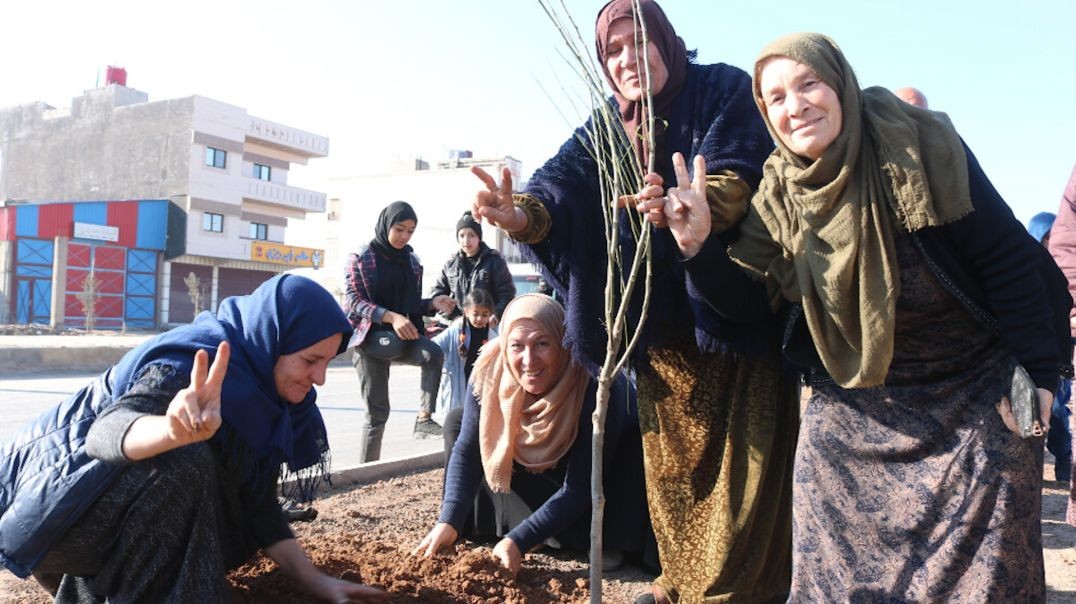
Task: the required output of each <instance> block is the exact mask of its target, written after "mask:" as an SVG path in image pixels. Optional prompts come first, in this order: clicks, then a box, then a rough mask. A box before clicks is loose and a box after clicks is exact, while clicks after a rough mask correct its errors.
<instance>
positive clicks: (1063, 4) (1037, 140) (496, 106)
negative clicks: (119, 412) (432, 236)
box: [0, 0, 1076, 221]
mask: <svg viewBox="0 0 1076 604" xmlns="http://www.w3.org/2000/svg"><path fill="white" fill-rule="evenodd" d="M567 4H568V5H569V9H570V10H571V11H572V14H573V16H575V17H576V19H577V20H578V22H579V24H580V26H581V28H582V30H583V33H584V35H585V36H587V38H588V40H589V38H590V37H591V36H592V35H593V33H592V29H593V21H594V17H595V15H596V13H597V11H598V9H599V8H600V7H601V5H602V4H603V2H602V1H601V0H567ZM752 5H753V6H754V7H755V8H753V9H748V8H747V7H748V6H752ZM662 6H663V7H664V8H665V10H666V12H667V13H668V15H669V18H670V19H671V21H672V22H673V24H674V26H675V27H676V28H677V31H678V33H679V34H680V35H681V37H683V39H684V40H685V42H686V43H687V45H688V47H689V48H697V49H698V50H699V61H700V62H703V63H708V62H717V61H721V62H725V63H731V64H733V65H736V66H739V67H741V68H744V69H748V70H749V69H750V67H751V64H752V62H753V59H754V57H755V54H756V53H757V52H758V50H759V49H760V48H762V46H764V45H765V44H766V43H767V42H769V41H770V40H772V39H773V38H775V37H777V36H779V35H782V34H785V33H788V32H792V31H805V30H812V31H821V32H823V33H826V34H828V35H830V36H831V37H833V38H834V39H835V40H836V41H837V42H838V43H839V44H840V45H841V46H842V48H843V49H844V51H845V53H846V54H847V56H848V58H849V61H850V62H851V64H852V66H853V67H854V68H855V69H856V71H857V73H858V76H859V79H860V83H861V84H862V85H864V86H870V85H882V86H887V87H890V88H896V87H900V86H906V85H914V86H917V87H919V88H920V89H922V90H923V91H924V92H925V93H926V94H927V96H928V98H929V99H930V103H931V107H932V108H934V109H937V110H941V111H945V112H947V113H948V114H949V115H950V117H951V118H952V119H953V122H954V123H955V124H956V126H957V129H958V130H959V131H960V133H961V134H962V135H963V136H964V138H965V140H966V141H967V142H968V144H969V145H970V146H971V148H972V149H973V150H974V151H975V153H976V155H977V156H978V157H979V159H980V161H981V162H982V164H983V166H984V168H985V169H986V171H987V174H988V176H990V178H991V179H992V180H993V182H994V184H995V185H996V186H997V187H998V189H999V190H1000V191H1001V193H1002V195H1003V196H1004V197H1005V198H1006V200H1007V201H1008V202H1009V204H1010V205H1011V206H1012V207H1013V209H1014V211H1015V212H1016V215H1017V217H1019V218H1020V219H1021V220H1022V221H1026V220H1027V218H1029V217H1030V216H1031V215H1032V214H1034V213H1035V212H1038V211H1040V210H1049V211H1056V209H1057V204H1058V201H1059V199H1060V195H1061V191H1062V189H1063V187H1064V184H1065V181H1066V179H1067V178H1068V175H1069V173H1070V171H1071V170H1072V167H1073V164H1074V163H1076V112H1074V110H1076V77H1074V75H1073V74H1074V73H1076V66H1074V65H1073V62H1074V59H1076V53H1074V52H1073V44H1074V42H1073V40H1074V32H1073V29H1074V28H1073V25H1074V24H1076V2H1073V1H1072V0H1042V1H1036V2H1028V3H1023V6H1017V5H1016V4H1014V3H1011V2H1000V1H994V0H987V1H965V0H958V1H945V0H932V1H929V2H928V1H921V0H910V1H906V2H901V3H899V6H898V3H893V2H878V1H870V0H860V1H824V0H822V1H819V2H816V3H806V4H805V3H802V2H790V1H786V0H771V1H769V2H760V3H742V2H741V3H731V2H714V1H709V0H708V1H705V2H703V1H700V0H666V1H665V2H663V3H662ZM4 12H5V14H4V22H5V25H6V27H5V28H4V30H5V31H4V36H2V37H0V52H2V53H3V54H2V56H4V66H5V69H4V75H5V77H4V84H3V86H2V87H0V106H8V105H14V104H19V103H25V102H31V101H34V100H42V101H45V102H48V103H50V104H52V105H56V106H64V105H67V104H69V102H70V98H71V97H72V96H76V95H77V94H79V93H80V92H81V91H82V90H83V89H86V88H91V87H93V86H94V84H95V79H96V78H97V74H98V71H100V72H101V77H102V78H103V72H104V69H103V68H104V66H105V65H108V64H116V65H121V66H124V67H126V68H127V70H128V73H129V80H128V84H129V85H130V86H132V87H134V88H138V89H140V90H143V91H145V92H147V93H149V95H150V99H151V100H163V99H168V98H175V97H182V96H188V95H191V94H201V95H204V96H208V97H212V98H215V99H219V100H222V101H225V102H229V103H233V104H235V105H239V106H242V107H245V108H247V109H248V110H249V111H250V112H251V113H252V114H255V115H258V116H260V117H264V118H267V119H271V120H275V121H278V122H281V123H284V124H288V125H291V126H296V127H299V128H304V129H307V130H310V131H313V132H316V133H318V134H323V135H326V136H328V137H329V138H330V141H331V142H330V145H331V151H330V158H329V159H328V160H319V161H316V162H314V164H312V166H311V167H310V168H308V169H303V170H296V171H295V173H294V176H293V178H294V180H293V182H296V183H297V184H302V185H306V186H316V185H317V184H318V183H319V182H320V181H321V179H323V178H325V177H327V176H332V175H343V174H347V173H349V172H369V171H372V170H375V169H376V168H377V167H378V166H380V165H382V164H383V163H384V162H385V161H386V160H389V159H392V158H396V157H408V156H413V155H422V156H424V157H426V158H429V159H438V158H440V157H441V156H443V155H444V154H446V153H447V150H448V149H450V148H465V149H472V150H473V151H475V153H476V154H478V155H496V154H511V155H513V156H515V157H517V158H519V159H521V160H523V162H524V172H525V173H529V172H531V171H533V170H534V169H535V168H536V167H538V165H540V163H541V162H542V161H544V160H545V159H546V158H547V157H549V156H550V155H552V154H553V153H554V152H555V151H556V149H557V147H558V146H559V145H560V143H562V142H563V141H564V139H565V138H566V137H567V136H568V135H569V132H570V127H569V124H568V123H566V122H565V119H564V118H563V117H562V116H561V115H559V114H558V113H557V111H556V110H555V109H554V107H553V104H552V101H550V99H549V98H548V97H547V96H546V94H545V93H544V92H542V90H541V88H540V87H539V85H538V82H539V81H541V82H542V83H543V84H544V85H545V86H546V87H547V88H550V89H552V90H553V96H554V97H555V98H557V99H558V100H559V101H561V102H562V104H564V98H565V97H564V96H563V93H561V92H560V91H559V90H558V86H559V84H558V80H557V78H558V77H561V78H563V77H566V76H564V75H563V71H562V69H561V65H562V61H561V59H559V58H558V55H557V51H558V48H560V44H559V42H558V41H557V38H556V34H555V32H554V30H553V28H552V26H551V25H550V24H549V23H548V21H547V20H546V18H545V16H544V14H543V13H542V12H541V10H540V9H539V6H538V3H537V1H536V0H498V1H493V0H468V1H467V2H444V1H440V0H421V1H417V0H415V1H410V2H408V1H397V2H368V1H366V0H337V1H330V0H307V1H305V2H302V3H300V2H290V1H282V0H268V1H261V2H238V1H229V0H213V1H208V0H190V1H187V2H183V3H172V4H165V5H161V4H158V3H154V2H144V1H139V2H134V1H102V2H73V1H68V0H62V1H59V2H51V3H38V2H20V3H18V4H17V5H16V6H6V7H5V10H4ZM558 73H559V74H560V75H557V74H558ZM573 121H574V120H573Z"/></svg>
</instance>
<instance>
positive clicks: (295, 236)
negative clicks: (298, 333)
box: [287, 158, 521, 295]
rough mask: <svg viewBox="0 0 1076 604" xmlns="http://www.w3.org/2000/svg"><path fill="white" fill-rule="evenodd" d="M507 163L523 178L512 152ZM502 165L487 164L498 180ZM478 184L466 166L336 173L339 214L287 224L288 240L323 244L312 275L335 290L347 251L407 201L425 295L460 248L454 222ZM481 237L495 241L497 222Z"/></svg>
mask: <svg viewBox="0 0 1076 604" xmlns="http://www.w3.org/2000/svg"><path fill="white" fill-rule="evenodd" d="M508 163H509V164H510V169H512V170H513V171H514V173H515V174H514V180H513V181H514V182H519V177H520V174H519V172H520V170H521V166H520V164H519V162H518V161H516V160H513V159H511V158H508ZM500 165H503V162H502V163H501V164H495V165H491V166H489V167H486V168H485V169H486V170H487V171H488V172H489V173H491V174H496V175H497V180H498V181H499V180H500ZM480 186H481V182H480V181H479V180H478V179H477V178H476V177H475V176H474V174H472V173H471V171H470V168H468V167H461V168H452V169H440V170H437V169H435V170H405V171H401V172H397V173H392V174H382V175H374V176H356V177H347V178H338V179H333V180H331V181H329V184H328V186H327V189H328V191H327V193H328V195H329V198H330V199H331V200H334V201H333V202H332V203H330V206H332V207H335V200H337V199H338V200H339V211H338V212H337V211H335V210H330V212H329V213H330V214H335V216H334V217H333V218H334V220H329V219H328V214H317V215H311V216H309V217H308V218H307V219H306V220H304V221H295V222H293V223H292V224H291V226H290V227H289V229H288V233H287V237H288V243H293V244H295V245H306V246H313V247H322V248H324V249H325V271H319V273H320V274H318V275H317V276H316V277H314V278H315V279H316V280H318V281H319V282H321V283H322V285H324V286H326V288H327V289H329V290H330V291H333V290H335V289H337V288H338V287H339V286H340V284H342V282H343V275H344V269H345V263H346V260H347V255H348V254H349V253H351V252H353V251H355V250H356V249H358V248H359V247H360V246H362V245H364V244H366V243H367V242H369V241H370V239H372V238H373V236H374V227H375V225H376V224H377V217H378V214H380V212H381V209H382V208H384V207H385V206H386V205H388V204H389V203H391V202H393V201H396V200H403V201H407V202H408V203H410V204H411V206H412V207H414V209H415V214H417V215H418V227H417V228H416V229H415V235H414V237H412V239H411V246H412V247H413V248H414V249H415V253H416V254H418V256H419V258H420V259H421V260H422V265H423V267H424V268H425V271H424V273H423V279H422V281H423V283H422V285H423V295H426V294H427V293H428V292H429V290H430V289H431V288H432V287H433V284H434V282H435V281H436V280H437V277H438V275H440V272H441V267H442V266H444V263H445V262H446V261H447V260H448V259H449V257H450V256H451V255H452V254H454V253H455V252H456V251H457V250H458V249H459V245H458V243H457V242H456V222H457V221H458V220H459V218H460V216H461V215H462V214H463V212H464V211H466V210H469V209H471V203H472V200H473V199H474V194H475V191H477V190H478V189H479V188H480ZM482 237H483V240H484V241H485V242H486V244H487V245H489V246H490V247H492V248H496V247H497V233H496V229H495V228H494V227H492V226H490V225H485V224H484V225H483V229H482Z"/></svg>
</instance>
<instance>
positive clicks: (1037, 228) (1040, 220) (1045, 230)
mask: <svg viewBox="0 0 1076 604" xmlns="http://www.w3.org/2000/svg"><path fill="white" fill-rule="evenodd" d="M1055 218H1057V216H1054V215H1053V214H1051V213H1050V212H1039V213H1038V214H1035V215H1034V216H1032V217H1031V220H1030V221H1029V222H1028V223H1027V233H1028V235H1031V236H1032V237H1034V238H1035V241H1038V242H1039V243H1042V239H1043V237H1046V235H1048V234H1049V233H1050V229H1051V228H1053V226H1054V219H1055Z"/></svg>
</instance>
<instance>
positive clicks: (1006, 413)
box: [997, 388, 1054, 436]
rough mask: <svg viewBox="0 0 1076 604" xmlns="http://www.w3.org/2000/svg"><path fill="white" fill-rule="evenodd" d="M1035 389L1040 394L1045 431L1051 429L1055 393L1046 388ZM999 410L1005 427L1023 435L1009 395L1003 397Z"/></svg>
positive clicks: (1043, 428) (1041, 419)
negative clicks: (1051, 413)
mask: <svg viewBox="0 0 1076 604" xmlns="http://www.w3.org/2000/svg"><path fill="white" fill-rule="evenodd" d="M1035 391H1036V392H1037V393H1038V395H1039V422H1040V423H1041V425H1042V430H1043V432H1044V433H1045V432H1048V431H1049V430H1050V412H1051V410H1052V409H1053V406H1054V393H1053V392H1050V391H1049V390H1047V389H1045V388H1036V389H1035ZM997 410H998V414H999V415H1001V421H1002V422H1004V423H1005V427H1006V428H1008V429H1009V431H1010V432H1012V433H1013V434H1015V435H1017V436H1022V434H1021V433H1020V425H1019V424H1018V423H1017V421H1016V416H1014V415H1013V412H1012V402H1011V401H1009V397H1007V396H1003V397H1001V401H1000V402H998V404H997Z"/></svg>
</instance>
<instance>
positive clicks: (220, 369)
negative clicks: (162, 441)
mask: <svg viewBox="0 0 1076 604" xmlns="http://www.w3.org/2000/svg"><path fill="white" fill-rule="evenodd" d="M231 354H232V349H231V346H230V345H229V344H228V342H221V343H220V345H219V346H217V355H216V357H214V359H213V364H212V365H211V366H209V367H208V368H207V366H208V365H209V354H208V353H206V351H204V350H199V351H198V352H197V353H195V355H194V366H193V367H192V368H191V383H190V385H189V386H187V387H186V388H184V389H183V390H180V391H179V392H177V393H176V395H175V397H173V398H172V402H171V403H169V404H168V410H167V411H165V418H166V419H167V421H168V437H169V438H170V439H171V440H172V441H173V442H175V443H177V444H179V445H186V444H190V443H196V442H201V441H203V440H208V439H209V438H211V437H212V436H213V435H214V434H216V433H217V430H218V429H219V428H220V422H221V419H220V394H221V389H222V388H223V385H224V375H225V374H226V373H227V372H228V359H229V358H230V357H231Z"/></svg>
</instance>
